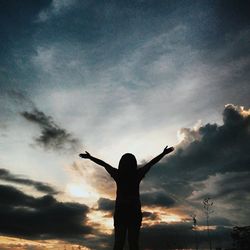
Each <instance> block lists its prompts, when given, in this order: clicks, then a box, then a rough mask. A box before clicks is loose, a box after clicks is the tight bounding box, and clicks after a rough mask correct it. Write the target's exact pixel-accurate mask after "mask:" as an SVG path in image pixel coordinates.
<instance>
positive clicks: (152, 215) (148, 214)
mask: <svg viewBox="0 0 250 250" xmlns="http://www.w3.org/2000/svg"><path fill="white" fill-rule="evenodd" d="M142 217H143V218H147V219H150V220H156V219H159V217H158V215H157V213H151V212H148V211H143V212H142Z"/></svg>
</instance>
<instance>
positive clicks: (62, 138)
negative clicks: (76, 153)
mask: <svg viewBox="0 0 250 250" xmlns="http://www.w3.org/2000/svg"><path fill="white" fill-rule="evenodd" d="M21 115H22V116H23V117H24V118H25V119H26V120H27V121H30V122H32V123H34V124H37V125H38V126H39V127H40V129H41V135H40V136H39V137H37V138H35V141H36V143H37V144H38V145H40V146H42V147H44V148H45V149H53V150H76V149H77V148H78V147H79V141H78V139H76V138H74V137H73V136H72V135H71V134H70V133H68V132H67V130H65V129H63V128H61V127H60V126H58V125H57V124H56V123H55V122H54V121H53V119H52V117H50V116H47V115H45V114H44V113H43V112H42V111H39V110H38V109H34V110H33V111H32V112H27V111H25V112H22V113H21Z"/></svg>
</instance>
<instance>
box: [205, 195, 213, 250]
mask: <svg viewBox="0 0 250 250" xmlns="http://www.w3.org/2000/svg"><path fill="white" fill-rule="evenodd" d="M213 204H214V203H213V202H212V200H211V198H205V199H204V200H203V208H204V213H205V216H206V222H207V238H208V243H209V249H210V250H212V240H211V237H210V229H209V217H210V214H212V213H213V212H214V211H213V209H212V206H213Z"/></svg>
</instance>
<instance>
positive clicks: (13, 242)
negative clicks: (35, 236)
mask: <svg viewBox="0 0 250 250" xmlns="http://www.w3.org/2000/svg"><path fill="white" fill-rule="evenodd" d="M0 249H1V250H13V249H15V250H27V249H33V250H62V249H72V250H73V249H75V250H79V249H81V250H90V249H89V248H87V247H84V246H80V245H77V244H69V243H67V242H64V241H59V240H25V239H21V238H15V237H5V236H0Z"/></svg>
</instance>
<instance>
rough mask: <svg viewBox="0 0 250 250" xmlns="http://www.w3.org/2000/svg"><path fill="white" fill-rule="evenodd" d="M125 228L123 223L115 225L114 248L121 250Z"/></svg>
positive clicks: (124, 237)
mask: <svg viewBox="0 0 250 250" xmlns="http://www.w3.org/2000/svg"><path fill="white" fill-rule="evenodd" d="M126 232H127V228H126V226H124V225H119V226H115V243H114V248H113V249H114V250H122V249H123V246H124V243H125V239H126Z"/></svg>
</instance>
